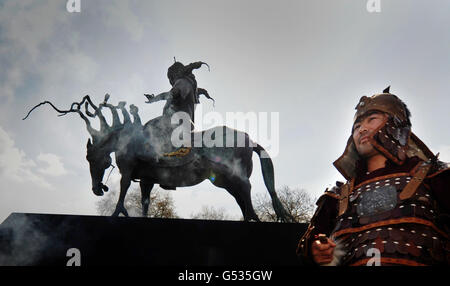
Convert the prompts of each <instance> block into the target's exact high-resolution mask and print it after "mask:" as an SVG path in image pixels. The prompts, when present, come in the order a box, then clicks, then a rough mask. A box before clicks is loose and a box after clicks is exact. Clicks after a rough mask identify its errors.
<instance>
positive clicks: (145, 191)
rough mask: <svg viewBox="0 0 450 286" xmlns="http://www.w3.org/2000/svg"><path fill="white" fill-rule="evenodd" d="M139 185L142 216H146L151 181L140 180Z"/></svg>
mask: <svg viewBox="0 0 450 286" xmlns="http://www.w3.org/2000/svg"><path fill="white" fill-rule="evenodd" d="M140 186H141V204H142V216H143V217H146V216H147V214H148V206H149V205H150V192H151V191H152V189H153V183H149V182H147V181H145V180H141V182H140Z"/></svg>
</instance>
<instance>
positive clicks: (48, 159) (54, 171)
mask: <svg viewBox="0 0 450 286" xmlns="http://www.w3.org/2000/svg"><path fill="white" fill-rule="evenodd" d="M37 159H38V160H39V161H42V162H45V163H46V164H47V166H46V167H44V168H41V169H39V172H40V173H42V174H44V175H48V176H61V175H65V174H67V171H66V169H65V168H64V166H63V163H62V162H61V158H60V157H59V156H57V155H55V154H51V153H40V154H39V155H38V156H37Z"/></svg>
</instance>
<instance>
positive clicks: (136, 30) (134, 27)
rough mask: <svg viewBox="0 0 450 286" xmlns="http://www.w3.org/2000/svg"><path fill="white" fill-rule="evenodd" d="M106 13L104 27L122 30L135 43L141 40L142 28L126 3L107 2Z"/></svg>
mask: <svg viewBox="0 0 450 286" xmlns="http://www.w3.org/2000/svg"><path fill="white" fill-rule="evenodd" d="M106 12H107V13H106V15H107V16H106V18H105V24H106V25H108V26H110V27H113V28H122V29H124V30H125V31H126V32H128V33H129V34H130V36H131V39H132V40H133V41H135V42H140V41H141V40H142V38H143V35H144V27H143V25H142V24H141V20H140V19H138V17H137V16H136V15H135V14H134V13H133V11H132V10H131V8H130V5H129V2H128V1H117V2H116V1H115V2H108V5H107V6H106Z"/></svg>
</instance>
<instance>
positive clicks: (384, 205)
mask: <svg viewBox="0 0 450 286" xmlns="http://www.w3.org/2000/svg"><path fill="white" fill-rule="evenodd" d="M396 205H397V189H396V188H395V187H394V186H382V187H380V188H377V189H371V190H367V191H365V192H364V193H363V194H361V195H360V196H359V198H358V204H357V207H356V211H357V213H358V215H359V216H371V215H376V214H379V213H382V212H386V211H390V210H392V209H393V208H395V206H396Z"/></svg>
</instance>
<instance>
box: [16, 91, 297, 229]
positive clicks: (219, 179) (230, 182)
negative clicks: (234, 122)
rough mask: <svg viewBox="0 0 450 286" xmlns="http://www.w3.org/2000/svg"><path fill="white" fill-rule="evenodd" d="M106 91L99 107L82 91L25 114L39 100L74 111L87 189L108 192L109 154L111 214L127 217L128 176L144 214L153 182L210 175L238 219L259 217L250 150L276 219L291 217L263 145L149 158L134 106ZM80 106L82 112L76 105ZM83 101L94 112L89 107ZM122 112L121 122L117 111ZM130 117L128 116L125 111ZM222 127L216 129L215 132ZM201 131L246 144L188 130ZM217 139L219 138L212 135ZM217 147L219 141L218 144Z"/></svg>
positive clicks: (175, 183)
mask: <svg viewBox="0 0 450 286" xmlns="http://www.w3.org/2000/svg"><path fill="white" fill-rule="evenodd" d="M108 99H109V95H106V96H105V99H104V101H103V102H102V103H100V104H99V106H96V105H95V104H94V103H93V102H92V101H91V99H90V97H89V96H88V95H86V96H85V97H84V98H83V99H82V101H81V102H74V103H72V105H71V107H70V109H69V110H59V109H58V108H56V107H55V106H54V105H53V104H52V103H51V102H49V101H45V102H42V103H40V104H38V105H36V106H35V107H33V108H32V109H31V110H30V111H29V113H28V115H27V116H26V117H25V118H24V119H26V118H27V117H28V116H29V115H30V113H31V112H32V111H33V110H34V109H35V108H37V107H38V106H40V105H43V104H50V105H51V106H52V107H53V108H54V109H55V110H56V111H57V112H58V113H60V116H62V115H66V114H68V113H78V114H79V115H80V117H81V118H82V119H83V120H84V121H85V123H86V127H87V131H88V132H89V134H90V135H91V137H92V140H91V139H89V140H88V142H87V156H86V159H87V160H88V162H89V168H90V174H91V179H92V191H93V192H94V194H95V195H97V196H101V195H103V193H104V192H106V191H108V187H107V186H106V185H104V184H103V177H104V174H105V170H106V169H108V168H109V167H110V166H111V165H112V164H111V161H112V159H111V153H113V152H114V153H115V159H116V164H117V166H118V168H119V170H120V173H121V180H120V197H119V200H118V202H117V205H116V208H115V211H114V213H113V214H112V215H113V216H118V215H119V214H123V215H125V216H128V212H127V210H126V209H125V206H124V201H125V196H126V194H127V191H128V188H129V187H130V184H131V182H132V181H139V184H140V189H141V203H142V215H143V216H146V215H147V212H148V207H149V204H150V192H151V190H152V188H153V186H154V185H155V184H159V185H160V186H161V187H163V188H165V189H175V188H176V187H186V186H193V185H196V184H199V183H201V182H202V181H204V180H207V179H208V180H210V181H211V182H212V184H214V185H215V186H217V187H220V188H225V189H226V190H227V191H228V192H229V193H230V194H231V195H232V196H233V197H234V198H235V199H236V202H237V203H238V205H239V207H240V209H241V211H242V214H243V217H244V220H246V221H250V220H255V221H259V218H258V216H257V215H256V213H255V211H254V209H253V206H252V201H251V196H250V189H251V185H250V181H249V177H250V175H251V173H252V168H253V166H252V154H253V152H256V153H257V154H258V156H259V157H260V162H261V169H262V173H263V178H264V183H265V185H266V187H267V190H268V192H269V194H270V196H271V199H272V205H273V207H274V210H275V213H276V215H277V218H278V220H279V221H284V222H287V221H292V217H291V216H290V215H289V214H288V213H287V211H286V210H285V209H284V207H283V205H282V204H281V202H280V200H279V199H278V197H277V194H276V192H275V187H274V170H273V164H272V160H271V159H270V157H269V156H268V154H267V153H266V151H265V150H264V148H263V147H261V146H260V145H258V144H254V143H253V144H246V146H247V147H215V146H213V147H204V146H202V147H195V146H194V147H192V148H189V149H187V150H188V151H189V152H188V154H187V155H186V154H181V155H180V154H178V153H177V152H172V153H169V154H165V155H166V156H165V157H164V158H163V159H161V158H160V159H155V156H154V152H155V151H154V148H153V147H152V145H151V144H149V142H150V141H149V136H151V134H149V133H148V132H146V130H147V129H146V128H145V127H144V126H145V125H142V123H141V119H140V117H139V115H138V108H137V107H136V106H135V105H130V107H129V112H128V111H127V110H126V108H125V105H126V102H119V103H118V105H117V106H114V105H112V104H110V103H108ZM83 104H84V106H85V114H84V113H83V112H82V111H81V107H82V106H83ZM89 106H90V107H91V108H93V109H94V113H91V112H90V111H89ZM103 108H108V109H110V111H111V114H112V124H111V125H109V124H108V123H107V121H106V119H105V117H104V115H103V114H102V109H103ZM119 111H121V112H122V117H123V122H121V121H120V118H119V114H118V112H119ZM130 114H131V116H132V117H133V120H132V119H131V116H130ZM88 117H98V118H99V120H100V130H96V129H94V128H93V127H92V126H91V123H90V121H89V118H88ZM218 131H222V132H218ZM205 134H210V135H211V134H213V137H214V134H224V135H223V138H222V139H223V142H225V141H226V140H227V136H230V135H233V136H234V138H235V139H236V138H239V136H241V138H242V137H243V138H245V142H247V143H252V142H251V140H250V139H249V136H248V134H246V133H244V132H240V131H236V130H233V129H230V128H227V127H225V126H222V127H216V128H213V129H209V130H205V131H202V132H201V133H195V134H194V133H193V135H194V137H195V136H196V135H198V136H200V137H201V136H203V135H205ZM215 139H219V140H222V139H220V138H215ZM222 146H225V144H224V145H222Z"/></svg>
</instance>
